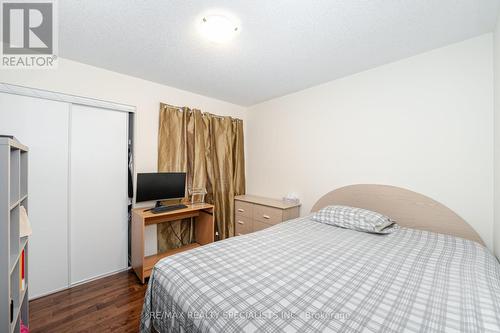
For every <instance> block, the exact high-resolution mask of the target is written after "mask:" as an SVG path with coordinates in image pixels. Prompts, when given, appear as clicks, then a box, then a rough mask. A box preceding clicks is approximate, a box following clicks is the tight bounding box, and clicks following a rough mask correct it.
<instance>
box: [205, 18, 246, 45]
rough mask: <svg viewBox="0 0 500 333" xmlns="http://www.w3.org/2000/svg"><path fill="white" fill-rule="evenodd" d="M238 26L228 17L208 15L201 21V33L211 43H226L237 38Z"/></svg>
mask: <svg viewBox="0 0 500 333" xmlns="http://www.w3.org/2000/svg"><path fill="white" fill-rule="evenodd" d="M238 31H239V27H238V25H237V24H236V23H235V22H234V20H231V19H230V18H229V17H227V16H223V15H207V16H204V17H203V18H202V19H201V22H200V32H201V34H202V35H203V36H204V37H205V38H206V39H208V40H209V41H211V42H214V43H226V42H228V41H230V40H231V39H233V38H234V36H236V34H237V33H238Z"/></svg>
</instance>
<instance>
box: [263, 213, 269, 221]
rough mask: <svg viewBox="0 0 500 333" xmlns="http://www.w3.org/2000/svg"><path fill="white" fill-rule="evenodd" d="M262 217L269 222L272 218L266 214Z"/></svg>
mask: <svg viewBox="0 0 500 333" xmlns="http://www.w3.org/2000/svg"><path fill="white" fill-rule="evenodd" d="M262 217H263V218H265V219H267V220H269V219H270V218H271V216H269V215H265V214H264V215H262Z"/></svg>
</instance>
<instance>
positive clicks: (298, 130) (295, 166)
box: [246, 33, 493, 248]
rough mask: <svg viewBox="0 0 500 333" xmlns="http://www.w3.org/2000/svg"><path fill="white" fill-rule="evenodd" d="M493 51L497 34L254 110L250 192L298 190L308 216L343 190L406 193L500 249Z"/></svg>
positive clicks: (250, 137)
mask: <svg viewBox="0 0 500 333" xmlns="http://www.w3.org/2000/svg"><path fill="white" fill-rule="evenodd" d="M492 45H493V43H492V34H491V33H490V34H486V35H483V36H480V37H477V38H474V39H470V40H467V41H464V42H461V43H458V44H454V45H450V46H447V47H443V48H440V49H437V50H434V51H431V52H428V53H425V54H421V55H417V56H414V57H411V58H408V59H405V60H402V61H398V62H395V63H391V64H388V65H384V66H381V67H378V68H375V69H372V70H368V71H365V72H362V73H359V74H356V75H352V76H349V77H346V78H343V79H339V80H335V81H331V82H329V83H326V84H323V85H320V86H316V87H313V88H310V89H307V90H303V91H300V92H297V93H294V94H291V95H287V96H284V97H281V98H276V99H274V100H271V101H268V102H265V103H262V104H259V105H256V106H253V107H251V108H249V110H248V114H247V118H248V121H247V135H246V142H247V192H248V193H251V194H257V195H265V196H271V197H281V196H283V195H284V194H286V193H288V192H296V193H298V194H299V197H300V198H301V200H302V203H303V206H302V208H301V214H302V215H304V214H307V213H308V212H309V211H310V209H311V206H312V205H313V204H314V202H315V201H316V200H318V199H319V198H320V196H322V195H323V194H325V193H327V192H328V191H330V190H332V189H335V188H338V187H341V186H345V185H349V184H356V183H378V184H389V185H395V186H401V187H405V188H408V189H411V190H414V191H417V192H420V193H423V194H425V195H428V196H430V197H431V198H433V199H435V200H438V201H440V202H441V203H443V204H444V205H446V206H448V207H450V208H451V209H453V210H454V211H456V212H457V213H458V214H459V215H460V216H462V217H463V218H464V219H465V220H466V221H468V222H469V223H470V224H471V225H472V226H473V227H474V228H475V229H476V230H477V231H478V232H479V234H480V235H481V237H482V238H483V239H484V241H485V243H486V244H487V245H488V246H489V247H490V248H492V244H493V236H492V230H493V154H492V151H493V126H492V122H493V98H492V96H493V71H492V68H493V67H492V66H493V59H492V55H493V50H492ZM297 76H298V77H300V73H297Z"/></svg>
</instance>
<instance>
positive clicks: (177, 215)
mask: <svg viewBox="0 0 500 333" xmlns="http://www.w3.org/2000/svg"><path fill="white" fill-rule="evenodd" d="M185 218H193V220H194V230H195V232H194V233H195V242H194V243H191V244H188V245H184V246H181V247H179V248H176V249H171V250H168V251H165V252H162V253H157V254H154V255H150V256H144V228H145V227H146V226H147V225H151V224H159V223H171V222H173V221H179V220H182V219H185ZM214 234H215V229H214V206H213V205H209V204H204V205H200V204H196V205H188V206H187V208H183V209H179V210H174V211H169V212H164V213H160V214H153V213H151V211H148V210H145V209H144V208H136V209H133V210H132V268H133V269H134V271H135V273H136V274H137V276H138V277H139V280H141V282H142V283H144V282H145V280H146V278H148V277H149V276H150V275H151V273H152V270H153V267H154V265H156V263H157V262H158V261H159V260H161V259H163V258H165V257H168V256H171V255H175V254H177V253H181V252H184V251H188V250H191V249H194V248H197V247H199V246H202V245H206V244H209V243H213V242H214Z"/></svg>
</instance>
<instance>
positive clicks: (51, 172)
mask: <svg viewBox="0 0 500 333" xmlns="http://www.w3.org/2000/svg"><path fill="white" fill-rule="evenodd" d="M68 126H69V104H67V103H63V102H55V101H49V100H44V99H38V98H32V97H25V96H18V95H11V94H6V93H0V134H8V135H14V136H16V138H17V139H19V141H20V142H21V143H23V144H25V145H27V146H28V147H29V149H30V153H29V161H28V164H29V168H28V190H29V202H28V213H29V217H30V222H31V225H32V229H33V235H32V236H31V237H30V243H29V244H30V245H29V246H30V255H29V268H30V270H29V274H30V276H29V282H30V285H29V297H30V298H32V297H37V296H41V295H44V294H47V293H50V292H53V291H56V290H59V289H63V288H66V287H67V286H68V275H69V274H68V241H67V240H68V229H67V220H68V208H67V207H68V200H67V197H68ZM2 222H3V221H2Z"/></svg>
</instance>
